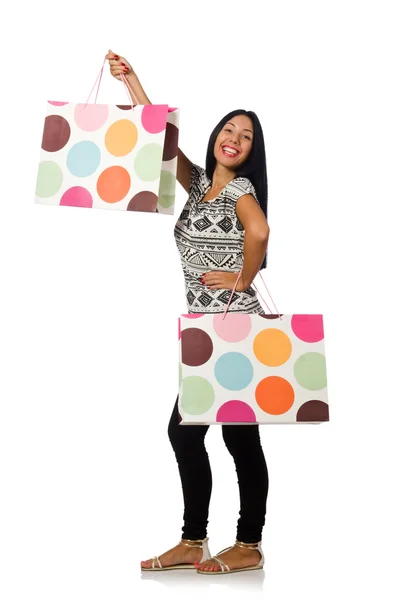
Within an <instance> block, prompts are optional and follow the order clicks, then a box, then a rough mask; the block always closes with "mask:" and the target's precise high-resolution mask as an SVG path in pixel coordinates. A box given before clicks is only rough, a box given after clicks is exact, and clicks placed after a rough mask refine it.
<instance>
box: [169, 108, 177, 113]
mask: <svg viewBox="0 0 397 600" xmlns="http://www.w3.org/2000/svg"><path fill="white" fill-rule="evenodd" d="M174 110H178V109H177V108H170V107H168V112H169V113H170V112H174Z"/></svg>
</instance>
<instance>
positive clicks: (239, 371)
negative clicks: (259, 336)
mask: <svg viewBox="0 0 397 600" xmlns="http://www.w3.org/2000/svg"><path fill="white" fill-rule="evenodd" d="M214 373H215V377H216V379H217V381H218V383H219V384H220V385H221V386H222V387H224V388H226V389H227V390H242V389H244V388H245V387H247V385H249V384H250V383H251V381H252V378H253V376H254V368H253V366H252V363H251V361H250V360H249V358H247V357H246V356H245V354H241V353H240V352H226V353H225V354H222V356H220V357H219V358H218V360H217V361H216V363H215V368H214Z"/></svg>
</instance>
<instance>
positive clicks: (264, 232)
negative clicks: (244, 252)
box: [253, 227, 270, 244]
mask: <svg viewBox="0 0 397 600" xmlns="http://www.w3.org/2000/svg"><path fill="white" fill-rule="evenodd" d="M269 233H270V228H269V227H264V228H262V227H261V228H260V229H256V230H255V232H253V236H254V237H255V238H256V239H257V240H258V242H262V244H266V243H267V241H268V239H269Z"/></svg>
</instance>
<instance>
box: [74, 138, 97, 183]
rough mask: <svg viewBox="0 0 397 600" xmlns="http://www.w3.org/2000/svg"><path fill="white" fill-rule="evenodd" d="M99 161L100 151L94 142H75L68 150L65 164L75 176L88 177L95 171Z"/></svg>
mask: <svg viewBox="0 0 397 600" xmlns="http://www.w3.org/2000/svg"><path fill="white" fill-rule="evenodd" d="M100 162H101V151H100V149H99V147H98V146H97V145H96V144H94V142H89V141H83V142H77V144H75V145H74V146H72V148H71V149H70V150H69V152H68V156H67V160H66V164H67V166H68V169H69V171H70V172H71V174H72V175H74V176H75V177H88V176H89V175H92V174H93V173H95V171H96V170H97V168H98V167H99V163H100Z"/></svg>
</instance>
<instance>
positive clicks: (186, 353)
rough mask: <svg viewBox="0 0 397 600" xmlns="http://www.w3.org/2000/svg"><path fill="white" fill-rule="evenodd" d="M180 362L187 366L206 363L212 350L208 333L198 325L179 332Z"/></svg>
mask: <svg viewBox="0 0 397 600" xmlns="http://www.w3.org/2000/svg"><path fill="white" fill-rule="evenodd" d="M181 344H182V362H183V364H184V365H188V366H189V367H198V366H199V365H203V364H204V363H206V362H207V361H208V360H209V359H210V358H211V356H212V352H213V350H214V347H213V344H212V340H211V338H210V336H209V335H208V333H206V332H205V331H203V330H202V329H199V328H198V327H190V328H189V329H184V330H183V331H182V333H181Z"/></svg>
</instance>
